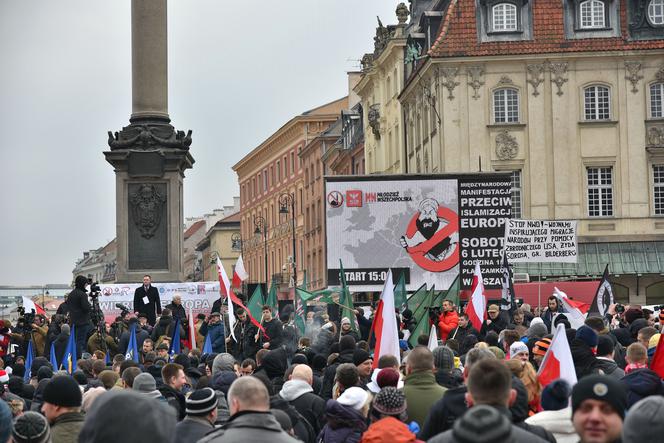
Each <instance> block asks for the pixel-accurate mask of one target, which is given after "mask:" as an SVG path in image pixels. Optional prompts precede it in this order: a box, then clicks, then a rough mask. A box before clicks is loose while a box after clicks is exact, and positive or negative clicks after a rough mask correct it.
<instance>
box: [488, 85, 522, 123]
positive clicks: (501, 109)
mask: <svg viewBox="0 0 664 443" xmlns="http://www.w3.org/2000/svg"><path fill="white" fill-rule="evenodd" d="M493 119H494V121H495V122H496V123H517V122H518V121H519V91H517V90H516V89H512V88H504V89H498V90H497V91H495V92H494V93H493Z"/></svg>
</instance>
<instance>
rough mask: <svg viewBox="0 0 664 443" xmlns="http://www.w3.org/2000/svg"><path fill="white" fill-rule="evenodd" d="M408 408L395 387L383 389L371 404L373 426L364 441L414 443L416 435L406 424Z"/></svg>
mask: <svg viewBox="0 0 664 443" xmlns="http://www.w3.org/2000/svg"><path fill="white" fill-rule="evenodd" d="M407 406H408V403H407V401H406V397H405V396H404V394H403V392H401V391H400V390H399V389H396V388H393V387H387V388H383V389H381V390H380V392H379V393H378V394H376V396H375V397H374V399H373V402H372V404H371V409H370V419H371V425H370V426H369V429H367V430H366V432H365V433H364V434H363V435H362V441H363V442H366V443H374V442H376V443H377V442H385V441H389V442H394V443H405V442H414V441H415V435H413V434H412V432H411V431H410V429H409V428H408V426H406V424H405V423H404V422H405V421H406V418H407V413H406V409H407Z"/></svg>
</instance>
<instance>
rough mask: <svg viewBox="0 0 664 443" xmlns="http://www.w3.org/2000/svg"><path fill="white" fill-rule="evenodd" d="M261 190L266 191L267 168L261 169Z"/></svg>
mask: <svg viewBox="0 0 664 443" xmlns="http://www.w3.org/2000/svg"><path fill="white" fill-rule="evenodd" d="M263 192H267V169H263Z"/></svg>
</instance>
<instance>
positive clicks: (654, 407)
mask: <svg viewBox="0 0 664 443" xmlns="http://www.w3.org/2000/svg"><path fill="white" fill-rule="evenodd" d="M663 416H664V397H660V396H652V397H647V398H644V399H643V400H641V401H639V402H638V403H636V404H635V405H634V406H632V407H631V408H630V410H629V414H627V417H626V418H625V424H624V425H623V433H622V441H623V443H645V442H651V441H660V439H661V438H662V435H664V420H662V417H663Z"/></svg>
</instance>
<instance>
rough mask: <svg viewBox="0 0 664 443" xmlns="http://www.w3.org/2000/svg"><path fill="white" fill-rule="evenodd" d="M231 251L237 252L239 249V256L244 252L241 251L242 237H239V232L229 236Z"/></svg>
mask: <svg viewBox="0 0 664 443" xmlns="http://www.w3.org/2000/svg"><path fill="white" fill-rule="evenodd" d="M238 246H239V247H238ZM231 249H232V250H234V251H237V250H238V249H239V250H240V255H242V254H243V253H244V251H243V250H242V236H241V235H240V233H239V232H234V233H233V235H231Z"/></svg>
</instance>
